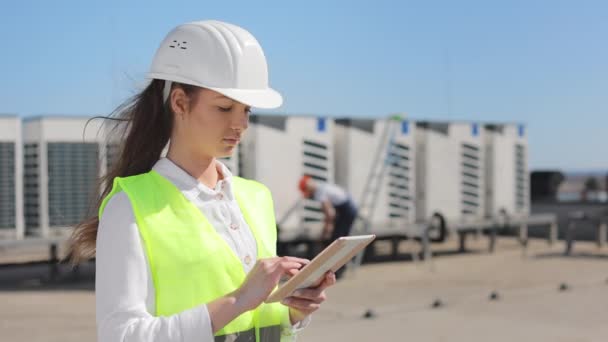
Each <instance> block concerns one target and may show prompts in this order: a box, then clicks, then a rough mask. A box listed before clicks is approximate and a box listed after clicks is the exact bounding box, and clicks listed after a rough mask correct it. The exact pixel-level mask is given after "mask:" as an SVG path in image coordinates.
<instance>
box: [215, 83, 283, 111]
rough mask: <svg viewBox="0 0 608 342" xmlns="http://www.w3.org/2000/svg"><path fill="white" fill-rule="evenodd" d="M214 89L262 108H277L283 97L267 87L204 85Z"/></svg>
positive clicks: (249, 104)
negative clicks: (231, 87) (239, 87)
mask: <svg viewBox="0 0 608 342" xmlns="http://www.w3.org/2000/svg"><path fill="white" fill-rule="evenodd" d="M205 88H207V89H211V90H213V91H216V92H218V93H220V94H222V95H224V96H226V97H229V98H231V99H233V100H235V101H238V102H240V103H242V104H245V105H248V106H251V107H255V108H262V109H273V108H278V107H280V106H281V105H282V104H283V97H282V96H281V94H279V93H278V92H277V91H276V90H274V89H272V88H267V89H230V88H214V87H205Z"/></svg>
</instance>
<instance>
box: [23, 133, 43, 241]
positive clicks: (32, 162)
mask: <svg viewBox="0 0 608 342" xmlns="http://www.w3.org/2000/svg"><path fill="white" fill-rule="evenodd" d="M23 158H24V168H23V176H24V181H23V186H24V189H23V196H24V199H23V203H24V207H25V209H24V211H25V228H26V233H31V230H32V229H35V228H39V227H40V217H39V215H40V199H39V196H40V185H39V182H40V175H39V172H38V170H39V164H38V163H39V160H40V159H39V146H38V144H25V145H24V149H23Z"/></svg>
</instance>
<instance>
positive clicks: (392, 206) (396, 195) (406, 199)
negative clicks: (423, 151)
mask: <svg viewBox="0 0 608 342" xmlns="http://www.w3.org/2000/svg"><path fill="white" fill-rule="evenodd" d="M410 160H411V159H410V148H409V146H407V145H404V144H400V143H393V144H392V145H391V150H390V153H389V159H388V162H389V165H388V166H389V167H388V215H389V217H392V218H408V217H409V214H410V208H411V202H412V196H411V193H410V190H411V166H412V165H411V163H410Z"/></svg>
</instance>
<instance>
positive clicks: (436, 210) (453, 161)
mask: <svg viewBox="0 0 608 342" xmlns="http://www.w3.org/2000/svg"><path fill="white" fill-rule="evenodd" d="M416 126H417V131H416V152H417V154H416V157H417V158H416V175H417V183H416V189H417V190H416V217H417V219H418V220H419V221H431V220H433V217H435V216H439V217H440V218H441V219H442V220H443V221H444V222H445V223H446V225H447V226H450V225H458V224H466V223H469V222H479V221H481V220H483V219H484V216H485V213H486V211H485V203H486V201H485V190H484V189H485V179H484V177H485V172H484V168H485V161H484V158H485V139H484V134H485V131H484V129H483V127H482V126H481V125H480V124H478V123H474V122H472V123H467V122H417V124H416Z"/></svg>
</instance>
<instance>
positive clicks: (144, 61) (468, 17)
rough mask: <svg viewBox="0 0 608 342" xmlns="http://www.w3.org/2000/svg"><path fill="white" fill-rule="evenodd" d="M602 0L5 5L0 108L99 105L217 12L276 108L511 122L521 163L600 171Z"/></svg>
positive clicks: (128, 87) (607, 144) (606, 11)
mask: <svg viewBox="0 0 608 342" xmlns="http://www.w3.org/2000/svg"><path fill="white" fill-rule="evenodd" d="M607 18H608V2H607V1H559V0H558V1H533V0H529V1H516V0H513V1H377V0H376V1H299V2H296V1H242V2H235V1H162V2H160V1H125V0H123V1H115V0H112V1H96V2H95V1H23V0H22V1H13V2H11V3H9V4H6V3H5V4H3V5H2V11H0V41H2V43H3V47H2V50H1V51H2V53H1V54H0V75H2V78H3V80H4V82H2V83H1V84H2V85H1V87H2V88H1V89H0V90H1V91H0V113H16V114H20V115H22V116H29V115H40V114H68V115H71V114H74V115H94V114H107V113H108V112H110V111H111V110H112V109H113V108H114V107H115V106H116V105H118V104H119V103H120V102H121V101H122V100H124V99H125V98H126V97H128V96H130V95H132V94H134V92H136V91H137V90H138V89H139V88H140V87H141V86H142V85H143V84H144V74H145V72H146V70H147V68H148V66H149V63H150V61H151V58H152V55H153V53H154V51H155V50H156V48H157V46H158V44H159V43H160V41H161V40H162V38H163V37H164V35H165V34H166V33H167V32H168V31H169V30H170V29H171V28H173V27H174V26H176V25H178V24H180V23H182V22H186V21H191V20H199V19H218V20H224V21H228V22H233V23H235V24H238V25H240V26H243V27H245V28H247V29H248V30H249V31H251V32H252V33H253V34H254V35H255V36H256V37H257V38H258V40H259V41H260V42H261V44H262V46H263V48H264V51H265V53H266V56H267V59H268V62H269V66H270V80H271V84H272V86H273V87H274V88H276V89H278V90H280V91H281V92H282V93H283V95H284V98H285V105H284V106H283V108H281V112H285V113H293V114H321V115H329V116H339V115H352V116H381V115H387V114H390V113H395V112H405V113H407V115H408V116H409V117H411V118H416V119H447V120H457V119H458V120H460V119H463V120H482V121H521V122H524V123H526V124H527V125H528V132H529V142H530V145H531V157H530V163H531V167H532V168H562V169H567V170H580V169H599V170H604V169H608V152H606V151H608V135H607V134H606V133H607V132H608V130H607V127H608V44H607V43H606V41H607V40H608V38H607V37H608V19H607Z"/></svg>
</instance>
